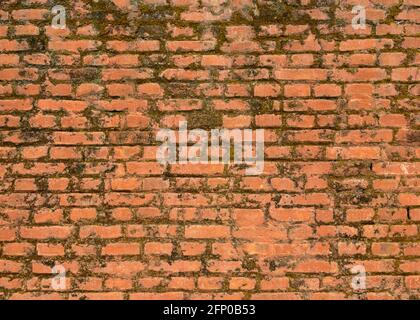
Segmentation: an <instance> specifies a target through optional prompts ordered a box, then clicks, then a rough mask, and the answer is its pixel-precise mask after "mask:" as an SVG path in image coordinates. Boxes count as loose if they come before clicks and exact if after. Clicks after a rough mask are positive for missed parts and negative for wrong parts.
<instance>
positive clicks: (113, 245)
mask: <svg viewBox="0 0 420 320" xmlns="http://www.w3.org/2000/svg"><path fill="white" fill-rule="evenodd" d="M359 2H360V3H359ZM136 3H138V5H137V6H136V5H135V4H136ZM55 5H63V6H64V7H65V8H66V10H67V21H66V28H65V29H62V30H59V29H54V28H52V27H51V20H52V18H53V16H54V15H53V14H52V13H51V9H52V7H53V6H55ZM355 5H363V6H365V7H366V14H367V20H366V23H367V24H366V28H365V29H354V28H352V25H351V21H352V18H353V17H354V15H355V14H353V13H352V8H353V6H355ZM419 5H420V3H419V1H416V0H366V1H365V0H363V1H362V0H360V1H351V0H322V1H321V0H296V1H292V0H287V1H273V0H258V1H253V0H242V1H239V0H231V1H230V0H214V1H210V0H202V1H199V0H143V1H129V0H98V1H94V0H71V1H70V0H56V1H52V0H1V1H0V177H1V181H0V299H232V298H234V299H397V298H400V299H409V298H412V299H414V298H417V299H418V298H420V242H419V227H420V187H419V186H420V162H419V159H420V131H419V129H420V113H419V100H418V98H419V93H420V81H419V80H420V72H419V63H420V54H419V51H418V49H419V47H420V38H419V34H420V7H419ZM182 120H186V121H188V125H189V126H191V127H195V128H203V129H206V130H210V129H213V128H222V127H225V128H252V129H258V128H262V129H265V135H266V145H265V167H264V172H263V173H262V174H261V175H259V176H246V175H245V174H244V171H243V170H242V169H241V168H238V167H237V166H234V165H200V164H198V165H197V164H196V165H193V164H187V165H170V166H168V167H163V166H161V165H160V164H159V163H157V161H156V151H157V147H158V145H159V144H158V143H157V142H156V133H157V130H158V129H159V128H172V129H174V128H177V126H178V123H179V121H182ZM54 265H62V266H63V267H64V268H65V270H66V287H65V288H63V289H61V290H59V291H57V290H55V289H54V288H53V287H52V283H51V279H52V278H53V275H52V273H51V272H52V268H53V267H54ZM357 265H359V266H363V267H364V268H365V269H366V276H367V279H366V289H361V290H355V289H354V288H353V287H352V285H351V284H352V279H353V277H354V275H352V273H351V269H352V267H354V266H357Z"/></svg>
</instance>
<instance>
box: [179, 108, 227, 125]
mask: <svg viewBox="0 0 420 320" xmlns="http://www.w3.org/2000/svg"><path fill="white" fill-rule="evenodd" d="M186 118H187V121H188V127H189V128H191V129H195V128H200V129H204V130H211V129H216V128H221V127H222V125H223V116H222V114H221V113H220V112H217V111H214V110H213V109H211V108H206V109H203V110H200V111H193V112H191V113H188V114H187V117H186Z"/></svg>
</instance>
